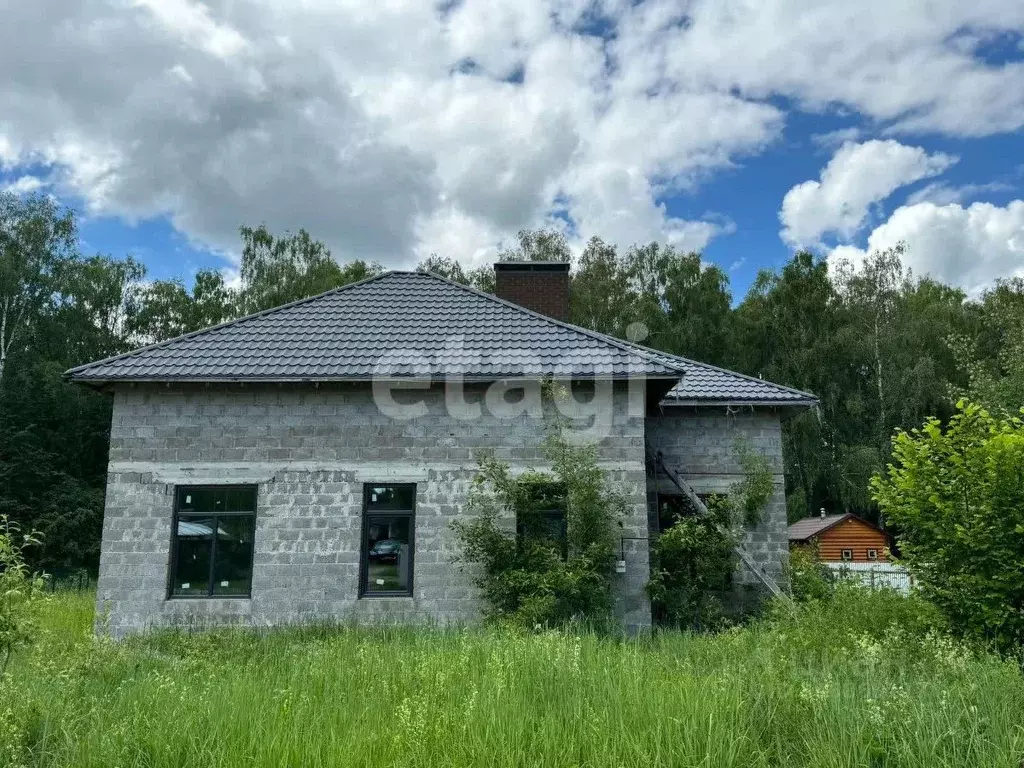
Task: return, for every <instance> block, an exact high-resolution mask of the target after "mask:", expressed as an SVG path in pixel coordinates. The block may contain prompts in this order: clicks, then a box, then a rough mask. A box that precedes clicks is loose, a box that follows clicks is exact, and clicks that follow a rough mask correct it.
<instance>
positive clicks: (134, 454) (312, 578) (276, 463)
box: [97, 384, 651, 636]
mask: <svg viewBox="0 0 1024 768" xmlns="http://www.w3.org/2000/svg"><path fill="white" fill-rule="evenodd" d="M414 397H415V398H416V399H419V400H422V401H423V402H424V403H425V404H426V405H427V413H426V415H423V416H420V417H417V418H414V419H410V420H407V421H397V420H394V419H392V418H390V417H388V416H386V415H384V414H383V413H381V412H380V410H379V409H378V408H377V406H376V404H375V403H374V401H373V398H372V392H371V390H370V387H369V385H363V384H352V385H321V386H320V387H319V388H313V386H312V385H282V386H277V385H246V386H239V385H210V386H200V385H174V386H166V385H157V384H150V385H147V384H139V385H135V386H130V385H119V386H118V387H117V388H116V390H115V393H114V407H113V417H112V426H111V443H110V466H109V472H108V482H107V496H106V507H105V514H104V524H103V542H102V554H101V558H100V575H99V585H98V595H97V625H98V627H99V628H100V630H101V631H106V632H109V633H110V634H112V635H114V636H123V635H126V634H129V633H134V632H140V631H145V630H147V629H150V628H154V627H160V626H168V625H179V626H182V625H183V626H211V625H221V624H234V623H239V624H248V625H255V626H270V625H280V624H287V623H294V622H301V621H346V620H349V619H353V618H355V619H358V620H366V621H388V620H395V621H428V620H429V621H438V622H449V621H453V622H464V621H473V620H476V619H478V617H479V615H480V613H479V612H480V603H479V600H478V598H477V596H476V594H475V592H474V589H473V587H472V585H471V574H469V573H465V572H461V571H460V570H459V569H458V567H456V566H455V565H453V564H452V559H453V557H454V555H455V554H456V541H455V539H454V536H453V532H452V529H451V522H452V521H453V520H455V519H458V518H459V517H462V516H464V515H465V514H466V509H465V501H466V497H467V493H468V490H469V486H470V483H471V480H472V477H473V475H474V473H475V468H476V464H475V461H474V458H473V457H474V455H475V453H476V452H477V451H479V450H480V449H489V450H493V451H494V452H495V454H496V455H497V456H498V457H499V458H502V459H505V460H508V461H509V462H510V464H511V465H512V466H513V468H514V469H516V468H518V469H526V468H528V467H531V466H532V467H536V468H538V469H541V468H543V467H544V462H543V460H542V458H541V455H540V447H541V442H542V440H543V438H544V435H545V426H544V422H543V420H541V419H536V418H526V417H518V418H514V419H499V418H496V417H493V416H489V415H488V412H487V410H486V409H484V414H483V416H482V417H480V418H477V419H467V420H458V419H455V418H453V417H451V416H450V415H448V413H447V410H446V408H445V402H444V391H443V390H442V389H441V388H439V387H435V388H432V389H429V390H425V391H417V392H416V393H414ZM482 397H483V389H482V388H479V389H473V388H472V387H469V388H468V392H467V400H469V401H474V400H479V399H480V398H482ZM578 397H579V398H580V399H581V400H584V399H586V396H585V394H584V395H578ZM613 404H614V407H613V417H612V424H611V429H610V434H609V435H608V436H607V437H606V438H605V439H603V440H602V441H601V442H600V444H599V459H600V462H601V464H602V466H603V467H604V468H605V469H607V470H608V471H609V472H610V473H611V477H612V479H613V481H614V482H616V483H618V484H619V485H620V487H621V488H622V489H624V490H625V491H626V492H627V493H628V494H629V495H630V497H632V498H633V499H634V500H635V503H634V504H633V506H632V508H631V513H630V515H629V517H628V518H627V519H626V520H625V521H624V527H623V530H622V535H623V536H624V537H627V538H628V539H630V540H627V541H624V542H623V545H624V549H625V553H626V561H627V564H626V573H625V574H622V575H618V576H617V579H618V581H617V585H616V589H617V593H616V612H617V614H618V616H619V617H620V619H621V621H622V622H623V624H624V625H625V626H626V627H628V628H630V629H633V630H637V629H643V628H645V627H647V626H649V625H650V620H651V619H650V607H649V605H648V602H647V599H646V596H645V594H644V589H643V587H644V584H645V583H646V581H647V579H648V577H649V570H650V568H649V561H648V548H647V546H646V543H645V542H644V541H643V539H644V538H645V537H646V536H647V535H648V529H647V511H646V476H645V472H644V429H645V423H644V418H643V417H642V416H632V415H630V413H629V411H628V408H627V393H626V392H625V391H624V390H623V389H622V388H621V387H617V388H616V390H615V394H614V398H613ZM388 482H413V483H416V520H415V534H414V535H415V554H414V559H413V569H414V572H413V589H414V594H413V596H412V597H397V598H396V597H389V598H366V599H359V598H358V575H359V557H360V541H361V530H362V528H361V527H362V514H363V509H362V498H363V497H362V493H363V484H364V483H388ZM235 483H245V484H255V485H257V486H258V498H257V515H256V532H255V543H254V548H255V554H254V564H253V579H252V591H251V598H249V599H237V598H221V599H218V598H209V599H168V595H167V584H168V569H169V564H170V547H171V536H172V531H171V527H172V518H173V508H174V489H175V487H176V486H178V485H204V484H235Z"/></svg>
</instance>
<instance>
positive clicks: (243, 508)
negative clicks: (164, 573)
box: [167, 485, 257, 598]
mask: <svg viewBox="0 0 1024 768" xmlns="http://www.w3.org/2000/svg"><path fill="white" fill-rule="evenodd" d="M256 496H257V488H256V486H255V485H219V486H178V487H177V488H175V495H174V520H173V524H172V539H171V567H170V573H169V574H168V576H169V578H168V590H167V596H168V597H169V598H178V597H188V598H203V597H207V598H209V597H243V598H245V597H249V596H250V593H251V591H252V560H253V539H254V536H255V532H256Z"/></svg>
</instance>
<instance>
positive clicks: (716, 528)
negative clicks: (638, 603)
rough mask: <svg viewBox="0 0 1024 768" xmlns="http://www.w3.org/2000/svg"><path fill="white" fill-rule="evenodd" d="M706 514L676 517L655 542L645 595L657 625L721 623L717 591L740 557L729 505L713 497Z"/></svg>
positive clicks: (707, 626)
mask: <svg viewBox="0 0 1024 768" xmlns="http://www.w3.org/2000/svg"><path fill="white" fill-rule="evenodd" d="M708 512H710V514H709V515H701V516H696V517H683V518H680V519H679V520H677V521H676V523H675V524H674V525H673V526H672V527H671V528H669V529H668V530H667V531H665V532H664V533H662V534H661V535H660V536H659V537H658V540H657V541H656V542H655V543H654V547H653V552H652V554H653V560H654V562H653V567H652V569H651V580H650V581H649V582H648V583H647V594H648V596H649V597H650V598H651V603H652V606H653V608H654V611H655V615H656V618H657V619H658V621H659V623H661V624H666V625H668V626H675V627H689V628H692V629H718V628H719V627H720V626H721V625H722V624H723V623H724V621H725V619H724V613H723V610H722V604H721V600H720V598H719V595H720V594H721V592H722V591H723V590H724V589H726V588H727V586H728V585H729V582H730V577H731V576H732V573H733V572H734V571H735V570H736V567H737V560H738V558H737V555H736V549H735V547H736V537H735V535H734V534H733V532H732V514H733V509H732V507H731V506H730V505H729V504H727V503H726V501H725V499H724V497H721V496H715V497H713V498H712V499H711V500H709V502H708Z"/></svg>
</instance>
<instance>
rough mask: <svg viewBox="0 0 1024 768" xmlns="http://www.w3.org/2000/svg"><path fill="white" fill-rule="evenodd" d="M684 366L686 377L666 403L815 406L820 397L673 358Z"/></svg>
mask: <svg viewBox="0 0 1024 768" xmlns="http://www.w3.org/2000/svg"><path fill="white" fill-rule="evenodd" d="M670 360H672V361H674V362H676V363H678V364H680V365H682V367H683V371H684V375H683V378H682V379H681V380H680V381H679V383H678V384H676V385H675V386H674V387H672V389H671V391H670V392H669V393H668V394H667V395H666V396H665V400H664V402H666V403H674V404H677V405H682V404H686V403H690V402H702V403H706V402H708V401H711V400H713V401H716V402H722V403H734V404H740V403H754V404H756V403H772V404H774V405H814V404H815V403H817V402H818V398H816V397H815V396H814V395H812V394H810V393H809V392H801V391H800V390H798V389H792V388H790V387H784V386H782V385H781V384H773V383H772V382H770V381H765V380H763V379H755V378H754V377H753V376H744V375H743V374H742V373H734V372H733V371H727V370H725V369H724V368H718V367H716V366H714V365H708V364H707V363H698V362H697V361H696V360H687V359H685V358H681V357H674V356H673V357H671V358H670Z"/></svg>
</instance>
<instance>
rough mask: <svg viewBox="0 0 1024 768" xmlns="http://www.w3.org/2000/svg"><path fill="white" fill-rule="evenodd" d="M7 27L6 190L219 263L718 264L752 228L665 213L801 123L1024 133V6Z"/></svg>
mask: <svg viewBox="0 0 1024 768" xmlns="http://www.w3.org/2000/svg"><path fill="white" fill-rule="evenodd" d="M8 6H9V7H7V8H5V15H4V24H3V25H2V27H0V69H2V71H4V73H5V77H4V78H3V79H2V81H0V101H2V103H3V104H4V110H3V111H2V114H0V167H3V168H5V169H10V168H15V170H14V175H15V176H17V175H24V174H29V173H30V174H33V175H35V174H37V172H38V173H41V174H42V175H44V176H45V177H46V178H47V180H49V181H52V182H53V183H54V185H55V189H56V191H58V192H59V193H61V194H65V195H68V194H70V195H74V196H78V197H81V198H82V199H84V201H85V204H86V206H87V208H88V210H89V211H90V212H93V213H99V214H107V215H116V216H120V217H123V218H125V219H129V220H130V219H135V218H142V217H152V216H167V217H169V218H170V220H171V221H172V223H173V224H174V226H175V227H177V228H178V229H179V230H180V231H181V232H182V233H184V234H185V235H186V236H188V237H189V238H190V239H192V240H194V241H197V242H202V243H205V244H206V245H208V246H209V247H212V248H214V249H216V250H219V251H230V250H232V249H234V248H236V247H237V242H238V238H237V227H238V226H239V225H240V224H243V223H248V224H255V223H259V222H261V221H265V222H266V223H267V224H268V226H270V227H271V228H272V229H276V230H281V229H285V228H292V229H295V228H297V227H306V228H307V229H309V230H310V231H311V232H313V233H314V234H315V235H316V236H318V237H322V238H324V239H326V240H327V241H328V243H329V244H330V245H331V247H332V248H333V249H334V250H335V252H336V253H337V254H338V255H339V256H340V257H343V258H344V257H350V256H361V257H365V258H375V259H379V260H380V261H382V262H383V263H385V264H387V265H389V266H398V265H408V264H409V263H410V262H411V260H412V259H414V258H415V257H416V256H417V255H418V254H422V253H424V252H429V250H431V249H435V248H436V249H437V250H444V251H447V252H448V253H449V254H450V255H453V256H456V257H459V258H464V259H466V260H467V261H470V260H474V259H485V258H489V256H487V254H490V253H493V252H494V251H495V249H496V248H497V247H498V246H499V244H500V243H501V242H502V241H503V240H505V239H507V238H508V237H509V236H510V235H511V234H513V233H514V232H515V230H517V229H519V228H521V227H527V226H536V225H539V224H543V223H545V222H549V221H551V217H552V215H553V214H558V215H560V216H564V217H567V218H568V220H569V226H570V229H571V230H572V232H573V233H574V235H575V236H578V237H586V236H587V235H589V234H594V233H597V234H601V235H603V236H604V237H606V238H607V239H609V240H613V241H617V242H619V243H621V244H624V245H628V244H630V243H632V242H634V241H645V240H650V239H662V240H668V241H670V242H673V243H675V244H677V245H678V246H679V247H684V248H691V247H702V246H703V245H704V244H706V243H707V242H708V241H709V239H710V238H712V237H715V236H718V235H720V234H722V233H723V232H728V231H729V229H730V225H729V224H728V223H723V222H722V221H721V220H720V219H719V218H716V217H714V216H711V217H705V218H702V219H698V220H692V219H690V218H687V217H682V216H679V215H677V214H676V212H675V211H676V209H675V208H674V207H673V206H666V205H665V200H666V199H667V198H668V197H671V196H673V195H677V194H683V195H688V194H691V193H693V192H694V191H695V190H697V189H698V188H699V185H700V184H701V183H702V182H704V181H705V180H706V179H707V178H708V177H709V176H710V175H712V174H714V173H715V172H716V171H717V170H719V169H722V168H727V167H729V166H732V165H734V164H735V163H737V162H738V161H739V160H740V159H741V158H743V157H745V156H749V155H751V154H756V153H758V152H761V151H763V150H764V149H765V148H766V147H768V146H770V145H771V144H772V143H773V142H775V141H777V140H778V138H779V136H780V135H781V132H782V129H783V125H784V122H785V118H786V114H785V112H784V111H783V109H782V108H781V107H780V106H778V105H779V104H793V103H795V104H798V105H800V106H801V107H803V108H804V109H811V110H829V111H835V110H836V109H839V110H845V111H847V112H851V111H856V112H858V113H860V114H859V115H858V116H856V117H854V118H852V119H853V120H855V121H857V122H859V123H864V124H869V123H875V124H877V125H878V126H880V127H881V128H882V129H883V130H884V129H892V130H905V129H911V128H913V129H927V130H930V131H939V132H944V133H949V134H956V135H965V136H970V135H981V134H987V133H992V132H998V131H1006V130H1012V129H1015V128H1017V127H1019V126H1020V125H1022V124H1024V65H1022V64H1020V63H1009V64H1006V65H1003V66H991V65H988V64H986V63H985V62H983V61H982V60H981V59H980V57H979V56H978V55H977V40H980V39H984V38H985V36H986V35H988V36H990V35H991V34H993V33H994V32H998V31H1000V30H1015V29H1017V30H1019V29H1022V28H1024V6H1022V5H1021V4H1020V3H1019V2H1014V0H976V2H973V3H970V4H965V3H960V2H956V0H938V2H936V3H935V4H933V6H932V7H931V8H930V11H929V13H927V14H925V13H921V11H920V7H919V3H918V2H917V1H916V0H896V1H895V2H893V1H892V0H863V2H859V3H856V4H853V5H851V4H849V3H841V2H838V0H837V1H836V2H832V3H818V4H816V5H814V7H812V8H809V7H808V6H807V5H806V4H805V3H800V2H796V0H767V1H766V2H754V0H692V2H690V3H688V4H680V3H678V2H676V1H675V0H646V2H641V3H632V2H623V1H621V0H592V1H591V0H461V1H460V2H456V3H444V4H434V3H424V2H419V1H418V0H386V2H378V1H376V0H304V1H303V2H301V3H294V2H285V1H284V0H251V1H250V2H237V0H206V2H199V1H198V0H166V1H164V0H159V1H158V0H55V2H53V3H50V4H48V6H47V13H46V14H40V13H38V11H37V9H36V7H35V6H34V5H33V4H31V3H9V4H8ZM684 14H685V16H684ZM595 19H599V22H598V23H595V21H594V20H595ZM972 41H974V42H972ZM83 73H85V74H83ZM776 97H782V98H776ZM838 138H839V137H838V136H833V137H832V138H831V139H829V140H830V141H833V142H834V141H836V140H837V139H838ZM843 138H846V139H849V138H851V135H850V134H847V135H845V136H844V137H843ZM29 166H31V168H28V167H29ZM38 166H43V169H42V170H41V171H40V169H39V167H38ZM25 168H28V170H25ZM820 183H821V184H822V185H824V181H822V182H820ZM875 194H878V193H877V192H876V193H875ZM869 197H870V195H869ZM865 205H870V202H868V203H866V204H865ZM851 215H852V214H851ZM832 221H833V222H836V221H838V223H832V224H830V226H835V227H839V228H840V229H844V228H847V227H850V226H855V225H854V224H851V223H850V221H849V217H848V216H845V215H844V216H839V217H838V219H837V217H836V216H832ZM812 229H813V227H812ZM837 231H839V230H837Z"/></svg>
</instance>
